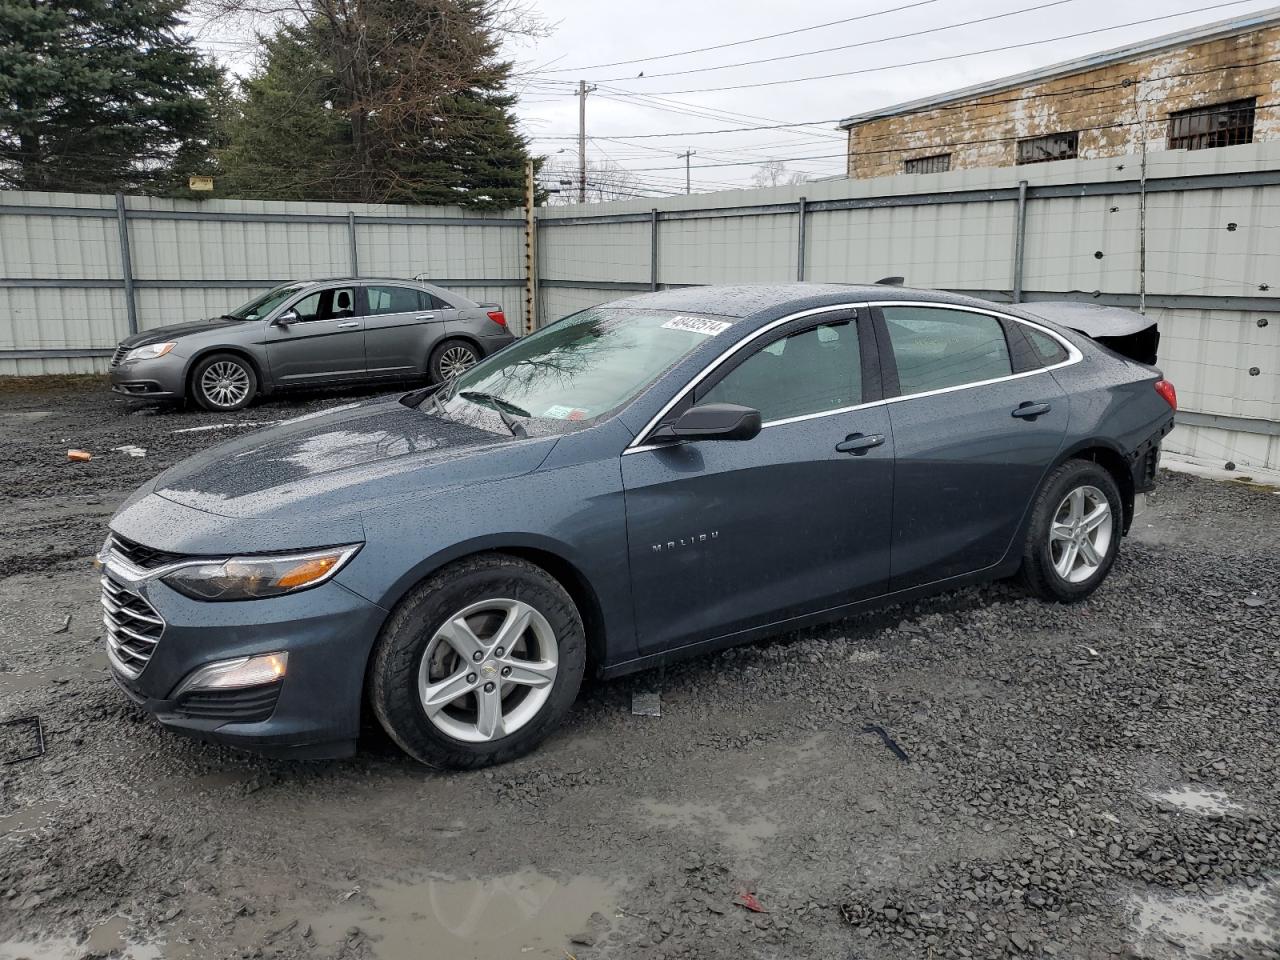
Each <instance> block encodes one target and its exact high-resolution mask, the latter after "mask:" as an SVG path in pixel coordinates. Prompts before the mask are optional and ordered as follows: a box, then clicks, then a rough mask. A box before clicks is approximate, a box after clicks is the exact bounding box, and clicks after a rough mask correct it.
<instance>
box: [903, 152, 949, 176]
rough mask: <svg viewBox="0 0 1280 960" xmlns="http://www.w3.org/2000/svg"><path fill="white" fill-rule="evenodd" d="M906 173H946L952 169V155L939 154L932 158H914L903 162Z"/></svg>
mask: <svg viewBox="0 0 1280 960" xmlns="http://www.w3.org/2000/svg"><path fill="white" fill-rule="evenodd" d="M902 169H903V172H905V173H946V172H947V171H948V170H950V169H951V154H949V153H939V154H935V155H934V156H932V157H912V158H911V159H910V160H903V161H902Z"/></svg>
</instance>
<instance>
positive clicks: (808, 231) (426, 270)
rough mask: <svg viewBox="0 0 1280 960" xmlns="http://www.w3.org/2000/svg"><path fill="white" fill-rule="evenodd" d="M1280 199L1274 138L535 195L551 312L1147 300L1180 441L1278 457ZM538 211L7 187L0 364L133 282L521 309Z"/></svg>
mask: <svg viewBox="0 0 1280 960" xmlns="http://www.w3.org/2000/svg"><path fill="white" fill-rule="evenodd" d="M1144 173H1145V176H1144ZM1278 212H1280V144H1274V143H1272V144H1252V145H1247V146H1241V147H1231V148H1226V149H1220V150H1207V151H1197V152H1185V151H1161V152H1159V153H1153V154H1151V156H1150V158H1149V160H1148V162H1147V163H1146V164H1145V170H1144V164H1143V163H1142V160H1141V159H1140V158H1138V157H1126V158H1118V159H1108V160H1076V161H1063V162H1058V163H1050V164H1038V165H1034V166H1027V167H1017V168H1012V169H1010V168H998V169H986V170H970V171H957V172H954V173H945V174H929V175H918V176H910V177H891V178H884V179H878V180H868V181H849V180H838V181H829V182H822V183H809V184H803V185H799V186H795V187H777V188H772V189H766V190H751V191H733V192H727V193H717V194H711V195H695V196H692V197H677V198H670V199H664V200H662V201H660V202H658V203H657V206H656V207H655V206H654V205H653V203H652V202H649V201H632V202H627V203H617V204H608V205H597V206H584V207H553V208H547V209H540V210H538V211H537V213H538V240H537V264H538V268H537V274H538V277H537V282H538V285H539V297H538V303H539V310H538V313H539V319H540V320H541V321H543V322H546V321H549V320H553V319H557V318H558V317H560V316H563V315H565V314H567V313H570V312H573V311H574V310H577V309H581V308H582V307H586V306H590V305H592V304H595V303H600V302H604V301H607V300H611V299H615V298H617V297H619V296H624V295H626V293H627V292H630V291H640V290H649V289H656V288H659V287H668V286H677V285H689V284H705V283H732V282H746V281H759V280H783V279H805V280H821V281H866V280H876V279H879V278H880V277H884V276H891V275H898V276H905V277H906V278H907V282H908V283H909V284H911V285H915V286H922V287H935V288H941V289H949V290H957V291H964V292H968V293H972V294H976V295H978V296H983V297H987V298H989V299H992V300H997V301H1009V300H1012V299H1017V298H1019V296H1020V297H1021V298H1022V299H1025V300H1036V299H1064V298H1071V299H1087V300H1092V301H1094V302H1098V303H1107V304H1115V305H1119V306H1125V307H1130V308H1138V307H1140V306H1143V305H1145V308H1146V310H1147V312H1148V313H1150V314H1152V315H1154V316H1156V317H1158V319H1159V320H1160V324H1161V328H1162V331H1163V341H1162V345H1161V365H1162V367H1163V368H1164V369H1165V371H1166V373H1167V374H1168V375H1169V377H1170V378H1171V379H1172V380H1173V381H1174V382H1175V383H1176V384H1177V385H1178V389H1179V394H1180V399H1181V401H1182V406H1183V410H1184V413H1183V415H1182V417H1181V422H1182V424H1183V426H1182V427H1181V428H1180V429H1179V430H1178V431H1176V432H1175V433H1174V435H1173V436H1172V437H1171V438H1170V444H1169V445H1170V447H1171V448H1173V449H1177V450H1180V451H1182V452H1184V453H1187V454H1190V455H1192V456H1196V457H1198V458H1201V459H1204V460H1206V461H1210V462H1217V463H1222V462H1225V461H1228V460H1230V461H1234V462H1235V463H1237V464H1239V465H1240V466H1241V467H1242V468H1244V467H1248V466H1260V467H1270V468H1272V469H1280V215H1277V214H1278ZM1144 225H1145V229H1144ZM520 227H521V220H520V215H519V213H518V212H515V211H513V212H510V213H506V214H501V215H497V216H493V217H477V216H475V215H474V214H469V213H467V212H465V211H462V210H459V209H442V208H410V207H385V206H376V207H375V206H367V207H357V208H351V209H349V208H348V207H347V206H346V205H337V204H317V203H265V202H247V201H208V202H205V203H196V202H189V201H164V200H156V199H147V198H133V197H130V198H128V200H127V203H126V202H124V201H123V200H122V199H121V198H111V197H99V196H91V197H90V196H73V195H66V194H57V195H53V194H43V195H41V194H13V193H0V373H18V372H31V373H38V372H63V371H65V372H72V371H87V370H92V369H101V368H102V364H103V363H104V360H103V359H102V357H103V356H104V355H105V353H106V352H107V351H109V350H110V348H111V347H112V346H113V345H114V344H115V342H116V340H117V339H119V337H121V336H123V335H124V334H125V333H127V332H128V330H129V329H130V324H131V320H130V307H129V304H130V303H133V304H134V307H133V311H134V312H133V316H134V319H133V322H134V323H136V325H137V326H138V327H139V328H142V329H146V328H148V327H152V326H157V325H161V324H165V323H172V322H177V321H180V320H184V319H192V318H196V317H201V316H209V315H213V314H217V313H221V312H223V311H225V310H226V309H228V308H230V307H231V306H233V305H234V304H235V303H238V302H240V301H242V300H245V299H247V298H248V297H249V296H250V295H252V294H253V293H255V292H257V291H259V290H261V289H264V288H265V287H267V286H270V285H271V284H272V283H274V282H276V281H278V280H285V279H294V278H298V277H314V276H326V275H348V274H352V273H355V272H358V273H359V274H361V275H364V276H375V275H381V276H388V275H392V276H413V275H415V274H424V275H425V276H426V277H428V278H430V279H432V280H433V282H438V283H440V284H442V285H444V286H449V287H453V288H456V289H458V290H459V292H461V293H463V294H465V295H466V296H469V297H472V298H473V299H484V300H496V301H499V302H502V303H503V304H504V306H505V308H506V310H507V313H508V316H510V317H512V318H515V317H519V316H521V311H522V300H521V293H522V291H521V289H520V288H521V286H522V284H523V283H524V277H523V275H522V274H523V259H522V253H523V249H522V234H521V230H520ZM1144 248H1145V249H1144ZM126 256H127V258H128V260H126Z"/></svg>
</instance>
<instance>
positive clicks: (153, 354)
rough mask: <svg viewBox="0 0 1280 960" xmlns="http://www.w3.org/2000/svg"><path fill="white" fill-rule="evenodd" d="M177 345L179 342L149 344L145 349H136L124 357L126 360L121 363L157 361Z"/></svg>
mask: <svg viewBox="0 0 1280 960" xmlns="http://www.w3.org/2000/svg"><path fill="white" fill-rule="evenodd" d="M177 345H178V344H177V341H174V340H170V341H169V342H168V343H148V344H147V345H146V346H145V347H134V348H133V349H132V350H130V351H129V352H128V353H126V354H125V355H124V359H123V360H122V361H120V362H121V363H129V362H131V361H133V360H155V359H158V358H159V357H163V356H164V355H165V354H166V353H168V352H169V351H170V350H172V349H173V348H174V347H176V346H177Z"/></svg>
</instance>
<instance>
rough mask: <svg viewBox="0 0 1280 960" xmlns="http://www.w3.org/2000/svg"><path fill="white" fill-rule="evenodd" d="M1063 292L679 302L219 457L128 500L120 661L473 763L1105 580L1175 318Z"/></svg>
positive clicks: (1163, 411)
mask: <svg viewBox="0 0 1280 960" xmlns="http://www.w3.org/2000/svg"><path fill="white" fill-rule="evenodd" d="M1034 306H1035V308H1036V309H1037V310H1038V313H1030V312H1028V311H1027V310H1026V309H1019V308H1017V307H1012V306H997V305H995V304H993V303H989V302H984V301H981V300H974V299H969V298H965V297H959V296H952V295H947V294H939V293H934V292H928V291H923V290H910V289H904V288H901V287H884V286H846V285H817V284H784V285H778V286H739V287H702V288H695V289H685V290H673V291H666V292H660V293H652V294H647V295H643V296H636V297H631V298H628V299H624V300H620V301H617V302H614V303H611V304H607V305H605V306H601V307H593V308H591V309H588V310H584V311H582V312H581V313H577V314H574V315H572V316H570V317H566V318H565V319H563V320H560V321H559V322H557V323H554V324H551V325H550V326H548V327H546V328H544V329H542V330H540V331H538V332H537V333H535V334H533V335H531V336H528V337H526V338H524V339H522V340H520V341H518V342H517V343H515V344H514V345H512V346H511V347H509V348H507V349H506V350H503V351H502V352H501V353H499V354H496V355H495V356H493V357H490V358H488V359H485V360H482V361H481V362H479V363H477V364H476V365H475V366H474V367H472V368H470V369H469V370H467V371H465V372H464V373H462V374H461V375H460V376H458V377H456V378H453V379H450V380H448V381H447V382H445V383H442V384H438V385H435V386H432V387H427V388H424V389H422V390H419V391H416V392H413V393H410V394H407V395H405V396H403V397H400V398H399V399H395V398H388V399H379V400H371V401H365V402H360V403H353V404H349V405H346V406H340V407H337V408H334V409H331V410H328V411H326V412H324V413H320V414H312V415H308V416H304V417H300V418H298V419H295V420H292V421H289V422H287V423H284V424H282V425H280V426H277V427H274V428H271V429H268V430H265V431H262V432H258V433H255V434H252V435H249V436H246V437H242V438H240V439H237V440H234V441H232V442H230V443H226V444H223V445H221V446H217V447H214V448H212V449H210V450H208V451H207V452H205V453H203V454H200V455H198V456H196V457H193V458H191V459H189V460H187V461H185V462H183V463H179V464H178V465H176V466H174V467H171V468H170V469H168V470H167V471H165V472H164V473H162V474H161V475H160V476H158V477H157V478H156V479H154V480H153V481H151V482H150V483H148V484H146V485H145V486H143V487H142V488H141V489H139V490H138V491H137V492H136V493H134V494H133V495H132V496H131V497H130V498H129V499H128V500H127V501H126V502H125V503H124V505H123V506H122V507H121V508H120V510H119V511H118V512H117V513H116V515H115V517H114V518H113V519H112V521H111V525H110V528H111V532H110V536H109V537H108V539H107V542H106V544H105V545H104V547H103V550H102V552H101V554H100V556H99V561H100V564H101V578H102V605H103V607H104V610H105V622H106V644H107V653H108V659H109V662H110V665H111V671H112V674H113V675H114V677H115V679H116V680H117V681H118V683H119V685H120V686H121V687H122V688H123V690H124V691H125V693H126V694H127V695H128V696H129V697H131V698H132V699H133V700H134V701H136V702H137V703H138V704H140V705H142V706H143V707H144V708H145V709H146V710H148V711H150V712H151V713H153V714H154V715H155V716H156V717H157V718H159V720H160V722H161V723H162V724H164V725H165V726H167V727H170V728H172V729H174V730H176V731H180V732H183V733H187V734H191V735H195V736H198V737H203V738H208V739H212V740H216V741H221V742H225V743H228V744H233V745H237V746H242V747H248V748H253V749H257V750H260V751H265V752H269V753H273V754H277V755H290V756H309V757H318V756H338V755H344V754H349V753H351V752H352V751H353V750H354V749H355V745H356V740H357V736H358V733H359V731H360V726H361V715H362V708H364V707H368V708H369V710H370V712H371V714H372V715H373V716H375V717H376V718H377V721H378V722H379V723H380V724H381V725H382V726H383V727H384V728H385V729H386V731H387V733H388V734H390V736H391V737H392V738H393V739H394V740H395V742H396V743H398V744H399V745H400V746H401V747H402V748H403V749H404V750H405V751H406V752H407V753H409V754H411V755H412V756H413V757H415V758H417V759H418V760H421V761H423V762H425V763H428V764H432V765H437V766H450V767H476V766H481V765H484V764H489V763H494V762H499V761H503V760H506V759H509V758H511V757H515V756H518V755H520V754H522V753H524V752H525V751H528V750H529V749H531V748H532V747H533V746H534V745H535V744H537V743H538V742H539V741H540V740H542V739H543V738H544V737H546V736H547V735H548V734H549V733H550V732H551V731H552V730H553V729H554V727H555V726H556V725H557V723H559V722H560V720H561V719H562V718H563V717H564V716H565V714H566V712H567V711H568V710H569V709H570V707H571V706H572V704H573V702H574V699H575V697H576V695H577V693H578V687H579V684H580V682H581V680H582V678H583V675H584V671H586V670H591V671H593V672H594V673H595V674H597V675H600V676H604V677H609V676H617V675H619V674H624V673H628V672H631V671H634V670H639V669H643V668H645V667H648V666H651V665H654V664H658V663H661V662H663V661H665V660H667V659H669V658H673V657H681V656H687V655H690V654H696V653H700V652H703V651H709V650H715V649H718V648H721V647H725V646H728V645H731V644H738V643H743V642H747V641H750V640H752V639H755V638H758V637H762V636H765V635H768V634H772V633H776V632H778V631H780V630H787V629H792V628H794V627H797V626H800V625H803V624H809V623H814V622H818V621H822V620H828V619H833V618H838V617H843V616H846V615H849V614H851V613H853V612H855V611H859V610H863V609H866V608H868V607H870V606H873V605H877V604H885V603H890V602H897V601H901V600H904V599H908V598H911V597H916V596H920V595H923V594H927V593H933V592H936V591H939V590H945V589H951V588H954V587H957V586H960V585H963V584H969V583H974V582H977V581H983V580H991V579H995V578H1003V577H1011V576H1015V575H1017V576H1019V577H1020V578H1021V580H1022V581H1023V583H1025V584H1026V586H1027V588H1028V589H1029V590H1030V591H1031V592H1032V593H1034V594H1036V595H1038V596H1040V597H1043V598H1045V599H1046V600H1050V601H1074V600H1079V599H1081V598H1083V597H1085V596H1087V595H1089V594H1090V593H1091V592H1092V591H1093V590H1095V589H1096V588H1097V587H1098V585H1099V584H1100V583H1101V582H1102V581H1103V579H1104V578H1105V577H1106V576H1107V572H1108V570H1109V569H1110V568H1111V565H1112V563H1113V562H1114V560H1115V558H1116V553H1117V551H1118V550H1119V548H1120V541H1121V538H1122V537H1123V536H1124V534H1125V533H1126V532H1127V530H1128V529H1129V525H1130V523H1131V521H1132V519H1133V516H1134V511H1135V503H1136V501H1138V500H1139V499H1140V497H1141V495H1142V494H1143V493H1144V492H1145V491H1147V490H1149V489H1150V488H1151V487H1152V485H1153V483H1154V482H1155V476H1156V465H1157V462H1158V459H1159V450H1160V442H1161V438H1162V437H1163V436H1164V435H1165V434H1166V433H1168V431H1169V430H1170V429H1171V428H1172V426H1173V417H1174V410H1175V406H1176V401H1175V395H1174V390H1173V387H1172V386H1171V385H1170V384H1169V383H1168V382H1167V381H1166V380H1164V379H1163V378H1162V377H1161V374H1160V372H1159V371H1158V370H1156V369H1155V368H1154V367H1152V366H1150V365H1149V362H1151V361H1154V359H1155V358H1154V344H1155V340H1154V336H1155V334H1154V328H1152V330H1150V331H1145V332H1144V330H1143V328H1144V327H1146V326H1147V322H1146V321H1145V319H1144V318H1141V317H1137V315H1135V314H1128V313H1126V312H1125V311H1107V310H1106V309H1105V308H1076V307H1072V306H1071V305H1061V309H1059V308H1058V307H1054V308H1053V309H1050V308H1049V306H1050V305H1034ZM1055 311H1056V312H1055ZM1115 315H1119V316H1118V318H1117V316H1115ZM1052 316H1057V317H1059V318H1061V319H1062V320H1063V321H1064V322H1061V323H1060V322H1057V321H1056V320H1054V319H1048V318H1049V317H1052ZM1130 328H1131V329H1130ZM1080 331H1087V332H1086V333H1082V332H1080ZM1107 343H1110V344H1111V346H1108V345H1106V344H1107ZM1122 349H1124V350H1126V351H1127V352H1128V353H1129V354H1130V356H1125V355H1124V353H1122V352H1120V350H1122ZM1133 356H1137V357H1138V358H1139V359H1132V357H1133ZM1143 360H1145V361H1148V362H1142V361H1143Z"/></svg>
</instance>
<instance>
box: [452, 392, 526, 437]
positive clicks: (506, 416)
mask: <svg viewBox="0 0 1280 960" xmlns="http://www.w3.org/2000/svg"><path fill="white" fill-rule="evenodd" d="M458 396H460V397H461V398H462V399H463V400H470V401H471V402H472V403H479V404H482V405H484V406H488V407H492V408H493V409H494V410H496V411H498V416H499V417H501V418H502V424H503V426H505V427H506V428H507V429H508V430H510V431H511V435H512V436H513V437H517V438H519V439H524V438H525V437H527V436H528V435H529V433H528V431H527V430H525V428H524V426H523V425H522V424H519V423H516V421H514V420H512V419H511V415H512V414H515V415H516V416H517V417H532V416H533V414H531V413H530V412H529V411H528V410H526V409H524V407H518V406H516V405H515V404H514V403H511V402H510V401H507V400H503V399H502V398H501V397H495V396H494V395H493V394H492V393H481V392H480V391H479V390H463V391H462V392H460V393H459V394H458Z"/></svg>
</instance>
